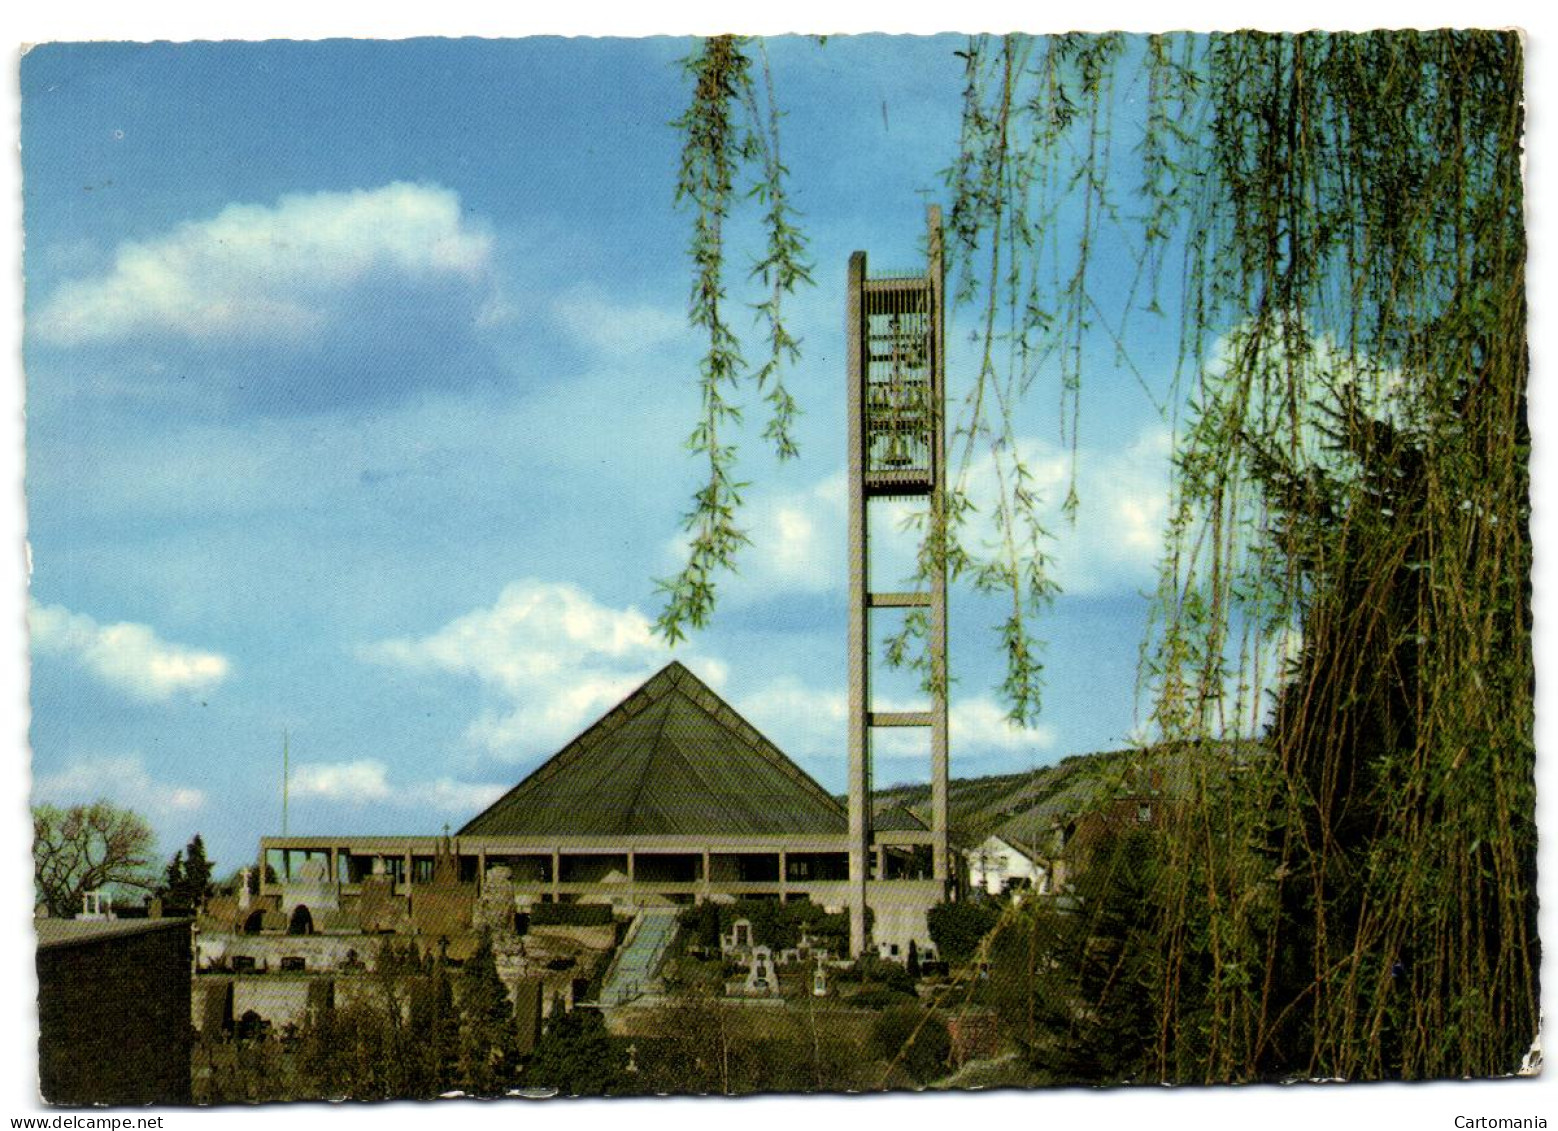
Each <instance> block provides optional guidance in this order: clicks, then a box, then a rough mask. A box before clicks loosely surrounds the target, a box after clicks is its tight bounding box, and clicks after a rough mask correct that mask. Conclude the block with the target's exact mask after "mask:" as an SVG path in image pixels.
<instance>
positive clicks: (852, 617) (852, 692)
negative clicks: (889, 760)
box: [844, 251, 871, 955]
mask: <svg viewBox="0 0 1558 1131" xmlns="http://www.w3.org/2000/svg"><path fill="white" fill-rule="evenodd" d="M865 279H866V253H865V252H863V251H857V252H855V253H854V254H853V255H851V256H850V257H849V280H848V283H847V285H846V291H845V293H846V299H845V305H844V341H845V354H846V362H845V366H846V368H845V385H846V396H845V400H846V402H847V406H848V435H847V439H846V444H847V451H848V460H847V463H848V467H849V648H848V654H849V950H850V953H851V954H853V955H858V954H863V953H864V952H865V949H866V945H867V939H866V871H867V869H868V867H869V864H868V858H867V853H868V852H869V851H870V844H871V766H870V757H871V750H870V731H869V728H868V725H867V715H866V712H867V711H869V710H870V709H871V698H870V695H871V692H870V676H871V637H870V632H869V631H868V624H869V620H868V617H869V614H868V612H867V609H866V593H867V592H868V589H869V578H868V576H867V569H866V563H867V561H868V551H867V545H866V534H867V530H868V525H867V522H866V443H865V440H866V420H865V388H864V385H865V380H866V357H865V350H866V342H865V340H864V338H865V328H864V327H863V326H862V325H861V322H862V319H863V311H862V309H861V304H862V302H863V299H864V296H863V294H862V291H863V289H864V286H865Z"/></svg>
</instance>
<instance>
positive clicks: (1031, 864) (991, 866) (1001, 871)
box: [963, 835, 1049, 895]
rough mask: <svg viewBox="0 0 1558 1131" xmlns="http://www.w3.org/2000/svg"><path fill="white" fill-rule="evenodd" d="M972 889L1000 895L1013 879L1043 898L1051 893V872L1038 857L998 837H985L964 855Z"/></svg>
mask: <svg viewBox="0 0 1558 1131" xmlns="http://www.w3.org/2000/svg"><path fill="white" fill-rule="evenodd" d="M963 856H964V858H965V859H966V860H967V861H968V878H969V883H970V885H971V886H973V887H976V888H984V889H985V891H987V892H989V893H990V894H991V895H1000V894H1001V892H1002V891H1004V890H1005V889H1006V886H1007V884H1009V883H1010V882H1012V881H1013V880H1027V881H1028V883H1029V885H1030V886H1031V887H1032V888H1033V890H1034V891H1036V892H1038V893H1039V894H1040V895H1046V894H1048V893H1049V869H1048V868H1047V867H1046V866H1045V864H1044V862H1043V861H1042V860H1040V859H1039V857H1038V856H1037V854H1035V853H1033V852H1030V851H1029V850H1028V849H1025V848H1022V847H1020V846H1018V845H1015V844H1012V843H1011V842H1010V841H1007V840H1004V839H1002V838H1001V837H998V836H994V835H992V836H989V837H987V838H985V841H984V843H983V844H981V845H979V846H978V847H977V848H970V849H968V850H967V851H965V852H964V853H963Z"/></svg>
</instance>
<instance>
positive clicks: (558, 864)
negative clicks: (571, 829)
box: [552, 848, 563, 903]
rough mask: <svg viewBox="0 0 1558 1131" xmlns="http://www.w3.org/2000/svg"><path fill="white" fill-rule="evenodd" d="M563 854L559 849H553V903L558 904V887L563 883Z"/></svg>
mask: <svg viewBox="0 0 1558 1131" xmlns="http://www.w3.org/2000/svg"><path fill="white" fill-rule="evenodd" d="M562 874H563V854H562V853H561V852H559V851H558V850H557V849H555V848H554V849H552V902H553V903H556V902H557V896H558V891H557V885H558V884H559V883H561V882H562Z"/></svg>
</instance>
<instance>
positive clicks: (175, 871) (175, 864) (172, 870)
mask: <svg viewBox="0 0 1558 1131" xmlns="http://www.w3.org/2000/svg"><path fill="white" fill-rule="evenodd" d="M211 871H212V864H211V861H210V860H208V859H206V846H205V842H204V841H203V840H201V839H200V834H199V833H196V834H195V835H194V837H192V838H191V839H190V842H189V843H188V844H187V845H185V846H184V848H183V850H182V851H179V852H175V853H174V854H173V859H172V860H170V861H169V862H168V867H167V869H166V870H165V871H164V873H163V883H162V886H161V887H160V888H159V889H158V894H159V895H160V896H161V897H162V913H163V914H164V915H170V916H179V917H184V916H190V915H195V914H196V913H198V912H199V911H200V908H201V906H202V905H203V904H204V903H205V900H206V896H207V895H209V894H210V891H211Z"/></svg>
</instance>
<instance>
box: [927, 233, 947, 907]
mask: <svg viewBox="0 0 1558 1131" xmlns="http://www.w3.org/2000/svg"><path fill="white" fill-rule="evenodd" d="M925 219H926V228H927V232H926V243H927V250H928V259H929V261H930V262H929V264H928V265H927V268H926V273H927V275H928V276H929V282H930V291H931V312H930V313H931V327H930V332H931V351H932V354H933V355H934V356H933V360H932V364H931V371H930V395H931V413H932V417H931V419H932V421H933V422H934V423H933V427H932V428H931V459H932V461H933V467H932V476H931V489H930V519H931V523H930V536H931V537H932V538H933V539H935V540H936V542H937V543H938V544H937V545H934V546H933V547H932V554H931V557H932V560H933V562H934V563H935V565H934V567H933V569H932V570H931V577H930V662H931V695H932V700H931V732H930V810H931V819H930V828H931V874H932V875H933V876H934V877H935V878H936V879H938V880H941V881H943V882H945V881H946V880H947V879H948V878H949V877H950V876H951V874H952V873H951V869H950V867H949V866H948V862H947V778H948V765H947V762H948V758H947V745H948V733H947V695H948V691H949V687H948V670H949V669H948V666H947V550H946V532H947V506H946V498H947V495H946V491H947V425H946V420H945V415H946V411H947V394H946V371H947V370H946V354H945V347H944V341H945V337H946V334H945V315H944V314H943V304H942V299H943V291H944V290H945V287H946V274H945V268H944V267H943V265H942V257H941V209H940V208H939V207H937V206H936V205H934V204H932V205H931V206H930V207H929V208H927V209H926V216H925Z"/></svg>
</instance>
